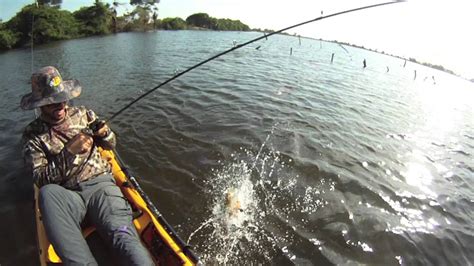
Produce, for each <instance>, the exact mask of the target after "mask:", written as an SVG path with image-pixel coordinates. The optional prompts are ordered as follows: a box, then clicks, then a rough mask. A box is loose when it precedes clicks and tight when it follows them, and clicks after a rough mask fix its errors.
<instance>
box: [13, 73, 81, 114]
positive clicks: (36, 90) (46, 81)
mask: <svg viewBox="0 0 474 266" xmlns="http://www.w3.org/2000/svg"><path fill="white" fill-rule="evenodd" d="M81 89H82V87H81V85H80V84H79V81H78V80H63V79H62V78H61V74H59V71H58V70H57V69H56V68H55V67H52V66H47V67H43V68H41V69H40V70H39V71H38V72H36V73H33V75H31V93H28V94H26V95H24V96H23V97H22V98H21V103H20V106H21V108H22V109H24V110H29V109H34V108H37V107H41V106H44V105H48V104H52V103H61V102H65V101H68V100H70V99H72V98H75V97H77V96H79V95H80V94H81Z"/></svg>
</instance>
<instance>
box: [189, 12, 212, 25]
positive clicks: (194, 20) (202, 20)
mask: <svg viewBox="0 0 474 266" xmlns="http://www.w3.org/2000/svg"><path fill="white" fill-rule="evenodd" d="M186 23H187V24H188V25H190V26H195V27H201V28H208V29H211V28H212V25H213V24H214V22H213V20H212V18H211V17H210V16H209V15H208V14H206V13H196V14H192V15H191V16H189V17H187V18H186Z"/></svg>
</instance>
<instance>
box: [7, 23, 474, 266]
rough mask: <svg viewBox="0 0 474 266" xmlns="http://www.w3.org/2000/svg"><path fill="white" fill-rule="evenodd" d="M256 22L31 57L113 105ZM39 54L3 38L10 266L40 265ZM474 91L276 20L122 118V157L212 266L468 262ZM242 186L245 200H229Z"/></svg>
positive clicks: (57, 46) (138, 36) (89, 101)
mask: <svg viewBox="0 0 474 266" xmlns="http://www.w3.org/2000/svg"><path fill="white" fill-rule="evenodd" d="M257 36H259V33H235V32H200V31H175V32H171V31H170V32H161V31H160V32H155V33H124V34H118V35H113V36H106V37H98V38H86V39H80V40H72V41H66V42H58V43H53V44H50V45H46V46H41V47H36V48H35V50H34V57H33V66H34V68H35V69H37V68H39V67H41V66H43V65H56V66H58V67H59V68H60V70H61V71H62V74H63V77H64V78H66V79H67V78H77V79H79V80H80V81H81V82H82V84H83V87H84V89H83V94H82V95H81V97H80V98H79V99H77V100H75V102H74V104H75V105H87V106H88V107H90V108H92V109H94V110H95V111H96V112H97V113H99V114H100V115H101V116H102V117H103V118H107V117H108V116H110V115H111V114H112V113H113V112H114V111H117V110H118V109H119V108H121V107H123V106H124V105H125V104H127V103H128V102H130V101H131V100H133V99H134V98H135V97H137V96H139V95H140V94H141V93H143V92H145V91H147V90H149V89H151V88H153V87H154V86H156V85H158V84H159V83H161V82H163V81H164V80H166V79H167V78H169V77H171V76H173V75H174V74H175V73H177V71H182V70H184V69H186V68H187V67H189V66H192V65H194V64H196V63H198V62H199V61H202V60H204V59H206V58H208V57H210V56H212V55H215V54H217V53H218V52H221V51H223V50H225V49H228V48H230V47H231V46H232V44H233V42H234V40H235V41H236V42H237V43H242V42H244V41H247V40H250V39H252V38H254V37H257ZM258 46H260V48H258V49H256V48H257V47H258ZM290 49H292V55H290ZM332 53H334V62H333V63H332V64H331V62H330V59H331V54H332ZM364 59H366V61H367V68H365V69H363V68H362V61H363V60H364ZM31 66H32V56H31V53H30V50H15V51H9V52H5V53H2V54H0V71H1V73H2V78H1V80H0V88H1V102H2V104H1V106H0V108H1V112H0V127H1V131H2V134H1V136H0V158H1V165H0V167H1V170H2V173H3V174H2V175H1V181H2V186H1V187H0V197H1V200H0V202H1V203H0V211H1V214H2V220H1V222H0V223H1V224H2V227H1V228H2V229H1V231H0V232H1V236H0V239H1V240H0V241H1V242H0V245H1V248H0V263H1V264H2V265H32V264H36V263H37V259H36V246H35V227H34V218H33V210H32V186H31V178H30V176H29V174H28V173H27V172H26V171H25V170H24V169H23V163H22V159H21V155H20V146H19V140H20V135H21V132H22V130H23V127H24V126H25V125H26V124H27V123H28V122H29V121H30V120H32V119H33V117H34V114H33V113H32V112H23V111H21V110H20V108H19V107H18V106H19V100H20V96H21V95H22V94H24V93H26V92H28V91H29V90H30V89H29V83H28V80H29V76H30V74H31ZM387 70H388V71H387ZM415 71H416V77H415ZM473 99H474V86H473V84H472V83H468V82H467V81H464V80H462V79H459V78H456V77H454V76H451V75H447V74H445V73H442V72H439V71H436V70H433V69H429V68H425V67H422V66H420V65H415V64H412V63H410V62H408V63H407V64H406V66H404V61H402V60H400V59H397V58H393V57H389V56H385V55H381V54H376V53H372V52H368V51H365V50H360V49H356V48H352V47H346V50H344V49H342V48H341V47H340V46H339V45H336V44H332V43H326V42H322V43H321V42H320V41H318V40H309V39H302V40H301V44H299V40H298V38H295V37H289V36H274V37H270V38H268V40H263V41H261V42H258V43H255V44H253V45H251V46H248V47H245V48H243V49H241V50H237V51H235V52H232V53H230V54H228V55H225V56H223V57H221V58H219V59H217V60H215V61H212V62H211V63H209V64H206V65H204V66H203V67H201V68H198V69H196V70H194V71H192V72H190V73H188V74H186V75H184V76H182V77H180V78H178V79H177V80H175V81H173V82H172V83H170V84H169V85H166V86H164V87H162V88H160V89H159V90H157V91H156V92H154V93H153V94H151V95H149V96H148V97H147V98H145V99H143V100H142V101H140V102H139V103H138V104H137V105H135V106H133V107H132V108H130V109H128V110H127V111H126V112H125V113H123V114H122V115H120V116H119V117H117V118H116V119H114V120H113V121H111V127H112V128H113V129H114V130H115V131H116V132H117V134H118V136H119V147H118V151H119V153H120V154H121V156H122V157H123V159H124V161H125V162H126V163H127V164H128V166H129V167H130V168H131V169H132V170H133V171H134V172H135V173H136V175H137V176H139V177H140V181H141V184H142V185H143V188H144V189H145V191H146V192H147V193H149V195H150V197H151V198H152V200H153V201H154V202H155V203H156V205H157V206H158V209H159V210H160V211H161V212H162V213H163V214H164V216H165V217H166V219H167V220H168V221H169V222H170V224H172V225H174V226H175V228H176V230H177V231H178V233H179V235H180V236H181V237H182V238H183V239H184V240H187V241H189V243H190V244H191V245H192V246H194V248H195V250H196V252H197V254H198V255H199V256H200V257H201V258H202V260H203V261H204V262H205V263H206V264H225V263H229V264H240V265H245V264H247V265H248V264H249V263H263V264H270V263H273V264H279V265H282V264H285V265H286V264H297V265H308V264H321V265H326V264H352V263H356V264H377V265H396V264H402V265H409V264H435V265H468V264H470V263H472V261H474V255H473V254H474V246H473V245H472V243H474V226H473V222H472V221H473V219H474V190H473V188H474V187H473V178H474V162H473V159H472V158H473V153H474V104H473ZM229 202H237V203H238V205H239V206H238V207H237V208H236V210H233V211H229V208H228V206H229V204H230V203H229Z"/></svg>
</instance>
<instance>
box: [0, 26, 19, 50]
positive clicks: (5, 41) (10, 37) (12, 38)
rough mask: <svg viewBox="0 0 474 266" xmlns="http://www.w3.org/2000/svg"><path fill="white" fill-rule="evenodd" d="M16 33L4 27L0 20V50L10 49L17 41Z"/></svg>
mask: <svg viewBox="0 0 474 266" xmlns="http://www.w3.org/2000/svg"><path fill="white" fill-rule="evenodd" d="M18 40H19V38H18V34H16V33H14V32H13V31H11V30H9V29H6V28H5V26H4V23H2V22H1V20H0V50H6V49H11V48H13V47H15V45H16V43H17V42H18Z"/></svg>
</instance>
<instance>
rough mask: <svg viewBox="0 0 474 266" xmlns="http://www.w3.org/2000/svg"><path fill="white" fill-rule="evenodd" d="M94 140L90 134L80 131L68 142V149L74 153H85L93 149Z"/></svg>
mask: <svg viewBox="0 0 474 266" xmlns="http://www.w3.org/2000/svg"><path fill="white" fill-rule="evenodd" d="M93 142H94V140H93V139H92V137H91V136H90V135H88V134H85V133H79V134H77V135H76V136H74V138H72V139H71V140H70V141H69V142H68V143H67V144H66V149H67V150H68V151H69V152H70V153H72V154H74V155H76V154H83V153H86V152H89V151H90V150H91V148H92V144H93Z"/></svg>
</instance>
